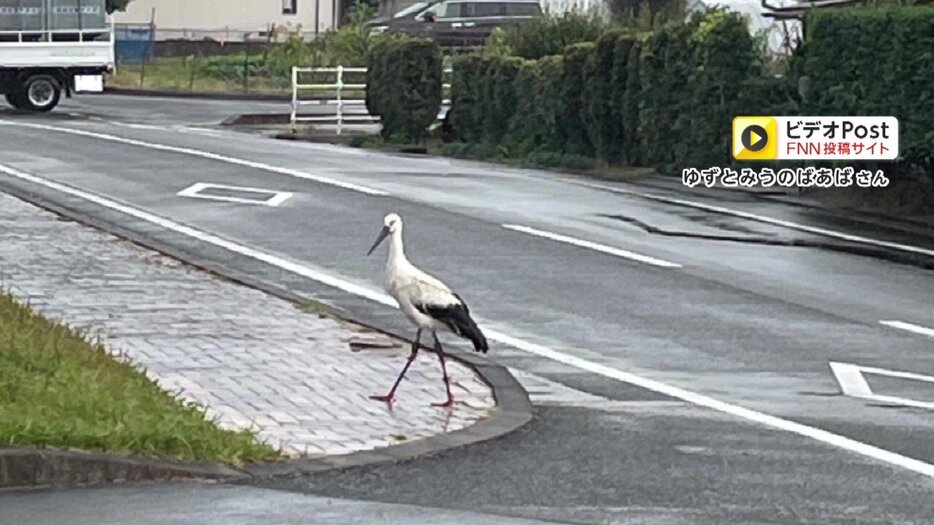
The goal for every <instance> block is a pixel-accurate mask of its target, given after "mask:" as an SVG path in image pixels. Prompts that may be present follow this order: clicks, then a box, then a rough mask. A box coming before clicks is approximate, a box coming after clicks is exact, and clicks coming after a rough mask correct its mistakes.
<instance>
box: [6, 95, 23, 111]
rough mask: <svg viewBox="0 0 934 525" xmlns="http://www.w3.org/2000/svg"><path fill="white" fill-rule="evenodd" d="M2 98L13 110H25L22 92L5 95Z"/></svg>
mask: <svg viewBox="0 0 934 525" xmlns="http://www.w3.org/2000/svg"><path fill="white" fill-rule="evenodd" d="M4 98H6V103H7V104H9V105H11V106H13V108H14V109H26V100H25V99H24V97H23V92H22V91H16V92H14V93H7V94H6V95H4Z"/></svg>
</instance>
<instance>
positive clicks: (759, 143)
mask: <svg viewBox="0 0 934 525" xmlns="http://www.w3.org/2000/svg"><path fill="white" fill-rule="evenodd" d="M741 140H742V141H743V147H744V148H746V149H747V150H749V151H759V150H761V149H762V148H764V147H765V146H766V145H768V143H769V134H768V133H767V132H766V131H765V128H763V127H762V126H760V125H758V124H752V125H750V126H746V129H744V130H743V134H742V137H741Z"/></svg>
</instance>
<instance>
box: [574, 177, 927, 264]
mask: <svg viewBox="0 0 934 525" xmlns="http://www.w3.org/2000/svg"><path fill="white" fill-rule="evenodd" d="M565 182H569V183H571V184H577V185H581V186H587V187H590V188H594V189H600V190H606V191H611V192H614V193H619V194H622V195H631V196H633V197H641V198H643V199H649V200H654V201H658V202H664V203H667V204H677V205H680V206H686V207H689V208H695V209H698V210H704V211H709V212H712V213H719V214H721V215H730V216H733V217H740V218H743V219H749V220H753V221H757V222H762V223H765V224H771V225H773V226H782V227H785V228H790V229H793V230H798V231H803V232H805V233H813V234H815V235H823V236H824V237H831V238H835V239H840V240H844V241H851V242H858V243H862V244H869V245H872V246H879V247H882V248H890V249H893V250H899V251H903V252H910V253H917V254H921V255H927V256H929V257H934V250H930V249H927V248H921V247H919V246H912V245H908V244H900V243H896V242H889V241H880V240H878V239H872V238H869V237H863V236H861V235H852V234H849V233H843V232H838V231H835V230H828V229H826V228H818V227H816V226H808V225H806V224H800V223H797V222H792V221H786V220H782V219H775V218H772V217H766V216H764V215H757V214H755V213H749V212H745V211H739V210H734V209H732V208H724V207H722V206H714V205H712V204H704V203H702V202H696V201H689V200H684V199H678V198H675V197H666V196H664V195H658V194H654V193H644V192H641V191H633V190H625V189H622V188H616V187H613V186H607V185H604V184H595V183H590V182H582V181H568V180H565Z"/></svg>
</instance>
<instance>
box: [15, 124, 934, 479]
mask: <svg viewBox="0 0 934 525" xmlns="http://www.w3.org/2000/svg"><path fill="white" fill-rule="evenodd" d="M0 125H3V123H2V121H0ZM0 173H5V174H6V175H8V176H10V177H14V178H17V179H20V180H24V181H27V182H31V183H33V184H38V185H40V186H44V187H46V188H48V189H51V190H54V191H58V192H60V193H64V194H66V195H70V196H72V197H77V198H79V199H82V200H86V201H88V202H92V203H94V204H97V205H98V206H102V207H104V208H107V209H109V210H113V211H117V212H120V213H123V214H125V215H129V216H131V217H135V218H137V219H139V220H141V221H145V222H148V223H150V224H155V225H157V226H160V227H162V228H165V229H166V230H170V231H173V232H175V233H180V234H182V235H185V236H187V237H191V238H192V239H195V240H198V241H201V242H203V243H205V244H211V245H214V246H217V247H220V248H224V249H226V250H228V251H230V252H232V253H237V254H240V255H242V256H245V257H249V258H251V259H255V260H258V261H261V262H264V263H267V264H269V265H272V266H275V267H277V268H281V269H283V270H286V271H289V272H292V273H295V274H296V275H301V276H303V277H306V278H308V279H311V280H313V281H316V282H319V283H321V284H324V285H326V286H330V287H333V288H336V289H338V290H341V291H343V292H346V293H349V294H353V295H356V296H358V297H363V298H366V299H369V300H371V301H374V302H376V303H379V304H383V305H386V306H391V307H394V308H397V307H398V304H397V303H396V302H395V300H393V299H392V297H390V296H389V295H388V294H386V293H385V292H382V291H378V290H376V289H374V288H373V287H372V286H371V285H370V284H369V283H355V282H353V281H351V280H349V279H347V278H346V277H343V276H341V275H340V274H336V273H333V272H328V271H324V270H321V269H317V268H313V267H311V266H309V265H307V264H304V263H300V262H297V261H294V260H288V259H286V258H284V257H280V256H278V255H274V254H272V253H269V252H265V251H262V250H258V249H256V248H253V247H250V246H246V245H243V244H240V243H237V242H234V241H231V240H228V239H224V238H222V237H219V236H217V235H214V234H211V233H208V232H205V231H202V230H198V229H195V228H192V227H191V226H186V225H184V224H180V223H178V222H175V221H172V220H170V219H166V218H165V217H160V216H158V215H156V214H153V213H150V212H148V211H145V210H141V209H139V208H134V207H132V206H129V205H126V204H122V203H119V202H117V201H114V200H113V199H108V198H106V197H103V196H101V195H97V194H94V193H90V192H87V191H84V190H81V189H78V188H74V187H72V186H68V185H66V184H62V183H60V182H55V181H52V180H48V179H44V178H42V177H38V176H36V175H32V174H29V173H26V172H24V171H21V170H18V169H15V168H11V167H8V166H4V165H2V164H0ZM481 324H482V325H486V324H487V323H486V322H485V321H484V320H481ZM484 331H485V332H486V333H487V338H488V339H490V340H491V341H495V342H498V343H501V344H504V345H509V346H511V347H513V348H516V349H518V350H522V351H524V352H527V353H529V354H533V355H537V356H539V357H543V358H545V359H549V360H552V361H556V362H559V363H563V364H566V365H568V366H573V367H575V368H577V369H580V370H584V371H586V372H590V373H593V374H597V375H600V376H603V377H606V378H609V379H613V380H616V381H620V382H623V383H627V384H630V385H635V386H638V387H642V388H645V389H647V390H651V391H653V392H658V393H660V394H663V395H666V396H668V397H673V398H676V399H680V400H682V401H686V402H688V403H691V404H694V405H697V406H700V407H705V408H708V409H711V410H715V411H717V412H721V413H724V414H729V415H731V416H734V417H736V418H739V419H744V420H746V421H750V422H753V423H757V424H759V425H762V426H765V427H769V428H771V429H773V430H780V431H783V432H789V433H792V434H796V435H799V436H803V437H806V438H809V439H813V440H815V441H818V442H820V443H824V444H826V445H829V446H832V447H836V448H839V449H841V450H846V451H849V452H852V453H855V454H859V455H861V456H864V457H867V458H871V459H874V460H876V461H880V462H884V463H888V464H889V465H894V466H898V467H901V468H903V469H906V470H909V471H911V472H915V473H918V474H921V475H924V476H926V477H928V478H934V464H931V463H927V462H925V461H921V460H919V459H915V458H912V457H909V456H906V455H903V454H899V453H897V452H892V451H891V450H886V449H884V448H880V447H877V446H874V445H870V444H868V443H863V442H862V441H857V440H855V439H852V438H848V437H846V436H843V435H840V434H835V433H833V432H829V431H827V430H824V429H821V428H817V427H812V426H808V425H805V424H802V423H798V422H796V421H792V420H790V419H783V418H780V417H777V416H773V415H771V414H766V413H764V412H759V411H757V410H752V409H749V408H745V407H742V406H739V405H734V404H732V403H727V402H725V401H721V400H719V399H716V398H713V397H710V396H707V395H704V394H698V393H697V392H692V391H690V390H686V389H684V388H680V387H677V386H674V385H670V384H667V383H663V382H661V381H658V380H655V379H651V378H648V377H645V376H640V375H637V374H634V373H632V372H627V371H625V370H622V369H619V368H614V367H611V366H608V365H604V364H602V363H598V362H596V361H590V360H588V359H584V358H582V357H578V356H576V355H573V354H570V353H565V352H561V351H558V350H555V349H553V348H549V347H547V346H544V345H541V344H538V343H535V342H532V341H529V340H526V339H520V338H518V337H514V336H511V335H509V334H507V333H506V332H504V331H501V330H496V329H494V328H492V327H489V328H486V327H485V328H484Z"/></svg>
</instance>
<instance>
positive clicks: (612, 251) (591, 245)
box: [502, 224, 682, 268]
mask: <svg viewBox="0 0 934 525" xmlns="http://www.w3.org/2000/svg"><path fill="white" fill-rule="evenodd" d="M502 227H503V228H506V229H507V230H512V231H516V232H521V233H527V234H529V235H534V236H536V237H542V238H544V239H551V240H553V241H558V242H563V243H566V244H571V245H574V246H579V247H581V248H588V249H591V250H595V251H598V252H602V253H606V254H609V255H615V256H617V257H623V258H626V259H631V260H633V261H638V262H641V263H646V264H651V265H653V266H659V267H662V268H681V267H682V266H681V265H680V264H678V263H673V262H669V261H665V260H662V259H656V258H655V257H649V256H648V255H641V254H638V253H635V252H630V251H627V250H621V249H619V248H614V247H612V246H607V245H605V244H599V243H595V242H591V241H585V240H583V239H577V238H575V237H568V236H567V235H561V234H560V233H552V232H547V231H544V230H538V229H536V228H530V227H528V226H521V225H518V224H503V225H502Z"/></svg>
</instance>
